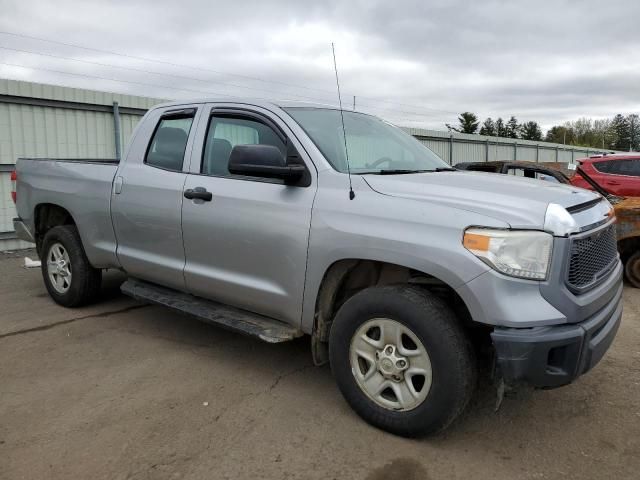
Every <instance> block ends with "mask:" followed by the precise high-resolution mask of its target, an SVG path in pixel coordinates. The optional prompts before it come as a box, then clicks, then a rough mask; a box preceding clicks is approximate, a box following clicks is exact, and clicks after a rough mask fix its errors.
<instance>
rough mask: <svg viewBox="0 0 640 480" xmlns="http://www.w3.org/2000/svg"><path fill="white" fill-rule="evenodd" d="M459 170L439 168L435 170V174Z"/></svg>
mask: <svg viewBox="0 0 640 480" xmlns="http://www.w3.org/2000/svg"><path fill="white" fill-rule="evenodd" d="M457 171H458V169H457V168H453V167H438V168H436V169H435V170H434V172H457Z"/></svg>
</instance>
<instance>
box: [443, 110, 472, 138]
mask: <svg viewBox="0 0 640 480" xmlns="http://www.w3.org/2000/svg"><path fill="white" fill-rule="evenodd" d="M445 125H446V126H447V128H448V129H449V130H454V131H456V132H459V133H476V132H477V131H478V126H479V125H480V121H479V120H478V117H477V116H476V115H475V114H474V113H471V112H463V113H461V114H460V116H459V117H458V126H457V127H452V126H451V125H449V124H448V123H445Z"/></svg>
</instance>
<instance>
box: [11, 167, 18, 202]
mask: <svg viewBox="0 0 640 480" xmlns="http://www.w3.org/2000/svg"><path fill="white" fill-rule="evenodd" d="M17 180H18V174H17V173H16V171H15V170H14V171H13V172H11V200H13V203H16V199H17V195H16V181H17Z"/></svg>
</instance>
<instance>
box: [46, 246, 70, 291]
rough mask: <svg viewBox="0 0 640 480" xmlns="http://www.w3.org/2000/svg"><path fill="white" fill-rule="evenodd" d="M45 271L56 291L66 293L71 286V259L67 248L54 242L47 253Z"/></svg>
mask: <svg viewBox="0 0 640 480" xmlns="http://www.w3.org/2000/svg"><path fill="white" fill-rule="evenodd" d="M47 273H48V275H49V281H50V283H51V286H52V287H53V288H54V290H55V291H56V292H58V293H66V292H67V291H68V290H69V287H71V261H70V259H69V253H68V252H67V249H66V248H64V246H63V245H62V244H61V243H54V244H53V245H51V247H50V248H49V252H48V253H47Z"/></svg>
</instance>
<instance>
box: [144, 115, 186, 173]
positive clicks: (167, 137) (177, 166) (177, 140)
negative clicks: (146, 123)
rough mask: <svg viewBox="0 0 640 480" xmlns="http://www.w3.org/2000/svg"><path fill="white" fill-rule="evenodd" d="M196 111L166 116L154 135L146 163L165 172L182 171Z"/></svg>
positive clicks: (162, 118) (161, 119)
mask: <svg viewBox="0 0 640 480" xmlns="http://www.w3.org/2000/svg"><path fill="white" fill-rule="evenodd" d="M194 113H195V111H192V110H189V111H188V112H186V113H184V112H182V113H179V114H175V115H171V114H168V115H165V116H163V117H161V118H160V121H159V122H158V126H157V127H156V131H155V132H154V134H153V138H152V139H151V143H150V144H149V148H148V149H147V156H146V158H145V163H147V164H148V165H152V166H154V167H158V168H163V169H165V170H174V171H176V172H180V171H182V164H183V161H184V152H185V149H186V148H187V139H188V138H189V131H190V130H191V124H192V123H193V115H194Z"/></svg>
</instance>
